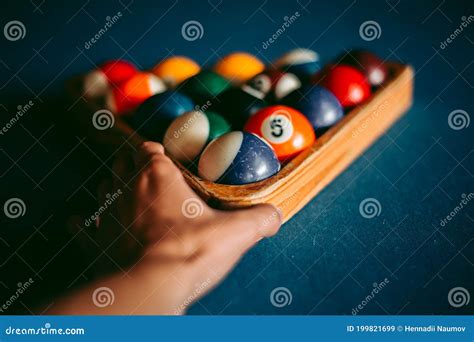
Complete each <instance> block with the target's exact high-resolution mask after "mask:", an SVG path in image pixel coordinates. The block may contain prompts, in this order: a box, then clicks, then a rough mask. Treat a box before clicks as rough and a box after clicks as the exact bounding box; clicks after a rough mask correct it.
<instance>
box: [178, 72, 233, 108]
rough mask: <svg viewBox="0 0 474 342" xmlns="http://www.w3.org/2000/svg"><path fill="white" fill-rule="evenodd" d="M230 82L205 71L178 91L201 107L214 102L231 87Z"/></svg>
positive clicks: (193, 77)
mask: <svg viewBox="0 0 474 342" xmlns="http://www.w3.org/2000/svg"><path fill="white" fill-rule="evenodd" d="M230 85H231V84H230V81H229V80H227V79H225V78H224V77H222V76H221V75H219V74H217V73H215V72H213V71H210V70H203V71H201V72H200V73H199V74H197V75H194V76H192V77H190V78H188V79H187V80H186V81H184V82H183V83H182V84H181V85H180V86H179V87H178V89H179V90H180V91H181V92H183V93H184V94H186V95H188V96H189V97H190V98H191V99H193V101H194V102H195V103H197V104H198V105H199V106H203V105H205V104H206V102H207V101H211V102H212V101H213V100H214V98H215V97H216V96H218V95H219V94H220V93H222V92H223V91H225V90H226V89H228V88H229V87H230Z"/></svg>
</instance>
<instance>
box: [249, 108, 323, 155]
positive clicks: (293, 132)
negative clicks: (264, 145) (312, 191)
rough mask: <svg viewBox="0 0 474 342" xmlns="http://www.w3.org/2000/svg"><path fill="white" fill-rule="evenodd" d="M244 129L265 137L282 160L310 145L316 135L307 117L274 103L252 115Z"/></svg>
mask: <svg viewBox="0 0 474 342" xmlns="http://www.w3.org/2000/svg"><path fill="white" fill-rule="evenodd" d="M244 131H246V132H250V133H255V134H257V135H258V136H260V137H262V138H263V139H265V140H266V141H267V142H268V143H269V144H270V145H271V146H272V147H273V149H274V150H275V153H276V155H277V157H278V159H279V160H280V161H282V162H284V161H287V160H289V159H290V158H292V157H294V156H295V155H296V154H298V153H299V152H301V151H302V150H304V149H305V148H307V147H309V146H311V145H312V144H313V142H314V141H315V139H316V137H315V134H314V130H313V127H312V126H311V123H310V122H309V121H308V119H307V118H306V117H305V116H304V115H303V114H301V113H300V112H299V111H297V110H296V109H293V108H291V107H287V106H282V105H276V106H270V107H266V108H263V109H261V110H259V111H258V112H257V113H255V114H254V115H252V116H251V117H250V119H249V120H248V121H247V123H246V124H245V127H244Z"/></svg>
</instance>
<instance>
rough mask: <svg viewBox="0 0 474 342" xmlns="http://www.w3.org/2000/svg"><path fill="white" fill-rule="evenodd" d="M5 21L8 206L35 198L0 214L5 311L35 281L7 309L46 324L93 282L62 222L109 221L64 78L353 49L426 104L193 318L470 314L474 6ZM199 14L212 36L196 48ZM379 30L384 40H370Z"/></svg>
mask: <svg viewBox="0 0 474 342" xmlns="http://www.w3.org/2000/svg"><path fill="white" fill-rule="evenodd" d="M0 12H1V14H0V18H1V21H0V25H1V27H2V28H3V30H2V33H3V35H1V36H0V70H1V72H0V126H2V127H6V126H5V125H6V124H7V123H8V122H9V121H10V120H11V118H12V117H13V116H15V114H16V113H17V111H19V110H23V111H24V113H23V115H22V116H21V119H20V120H18V121H17V122H16V123H15V124H14V125H11V127H9V128H8V129H7V130H6V131H5V130H3V131H2V134H0V189H1V192H0V204H1V205H2V207H3V205H4V203H6V202H7V201H8V200H10V199H12V198H17V199H21V201H22V202H23V203H24V207H23V212H22V214H23V215H22V216H19V217H17V218H10V217H8V216H7V215H4V212H0V220H1V224H0V305H2V303H6V302H7V301H8V300H9V298H11V296H12V295H13V294H14V293H16V291H17V289H18V288H21V287H22V286H23V285H24V284H25V283H26V282H29V279H30V278H31V279H32V280H33V283H32V284H31V286H29V287H28V289H27V290H25V291H23V293H22V294H21V296H20V297H19V298H18V299H15V300H14V301H13V302H11V304H10V305H8V307H7V309H5V310H4V311H3V312H2V313H4V314H5V313H6V314H14V313H30V314H40V313H41V311H38V310H37V309H35V303H37V302H38V301H40V300H41V301H44V302H45V303H46V304H47V303H48V299H47V298H48V297H49V296H52V295H54V294H57V293H60V292H61V291H65V290H69V289H72V288H74V287H75V286H78V285H80V284H81V283H82V282H85V281H87V280H88V279H90V274H89V271H90V265H89V264H87V263H85V262H84V258H81V255H80V253H79V249H78V248H77V246H76V244H75V240H74V238H73V237H72V236H71V235H70V234H69V232H68V231H67V229H66V224H65V222H66V220H67V218H68V217H69V216H70V215H72V214H75V213H81V212H89V213H90V212H93V211H94V208H95V206H96V199H95V189H94V187H95V184H96V182H97V180H98V179H99V178H100V177H102V176H103V175H104V174H105V171H104V167H103V163H104V161H105V159H104V158H102V156H100V155H98V154H95V153H93V151H94V150H93V147H91V146H89V145H88V141H87V139H86V140H81V138H82V137H81V136H80V135H77V134H76V133H75V132H74V127H70V126H71V125H69V126H68V122H69V121H68V113H69V112H70V110H71V107H70V103H68V102H67V101H66V100H65V96H64V91H65V90H64V84H65V81H66V80H68V79H70V78H71V77H73V76H75V75H77V74H80V73H84V72H86V71H88V70H90V69H92V68H94V67H95V66H96V64H98V63H100V62H101V61H104V60H106V59H111V58H123V59H128V60H130V61H132V62H133V63H135V64H136V65H138V66H139V67H141V68H144V69H145V68H150V67H152V66H154V65H155V64H156V63H157V62H158V61H160V60H161V59H162V58H164V57H166V56H169V55H180V54H182V55H187V56H189V57H191V58H193V59H195V60H196V61H198V62H199V63H201V64H204V63H205V64H206V65H212V64H213V63H214V62H215V61H216V60H218V59H219V58H221V57H222V56H224V55H225V54H227V53H229V52H231V51H235V50H244V51H248V52H250V53H253V54H255V55H257V56H258V57H259V58H261V59H262V60H263V61H265V62H270V61H272V60H274V59H275V58H277V57H278V56H280V55H281V54H283V53H284V52H286V51H288V50H290V49H293V48H295V47H304V48H310V49H314V50H315V51H317V52H318V53H319V55H320V57H321V59H322V64H323V65H324V64H325V63H327V62H329V61H330V60H331V59H332V58H334V57H336V56H337V55H339V54H340V53H343V52H345V51H346V50H348V49H350V48H353V47H362V48H366V49H369V50H371V51H373V52H375V53H377V54H378V55H379V56H380V57H382V58H384V59H387V60H392V61H398V62H403V63H408V64H411V65H412V66H414V68H415V72H416V75H415V100H414V104H413V107H412V108H411V110H410V111H409V112H408V113H407V114H406V115H405V116H404V117H403V118H402V119H401V120H399V121H398V122H397V123H396V124H395V125H394V126H393V127H392V128H391V129H390V130H389V131H388V132H387V133H386V134H385V135H384V136H382V137H381V138H380V139H379V140H378V141H377V142H376V143H375V144H374V145H373V146H372V147H371V148H370V149H369V150H368V151H367V152H366V153H365V154H364V155H363V156H361V157H360V158H359V159H358V160H357V161H356V162H354V163H353V164H352V165H351V166H350V168H349V169H348V170H347V171H346V172H344V173H343V174H341V175H340V176H339V177H338V178H337V179H336V180H335V181H333V182H332V183H331V184H330V185H329V186H328V187H327V188H326V189H324V191H323V192H321V193H320V194H319V195H318V196H317V197H316V198H315V199H314V200H312V201H311V202H310V203H309V204H308V205H307V206H306V207H305V208H304V209H303V210H301V212H299V213H298V214H297V215H296V216H295V217H294V218H293V219H292V220H291V221H289V222H288V223H287V224H285V225H284V226H283V228H282V230H281V232H280V234H278V236H276V237H274V238H271V239H268V240H265V241H262V242H261V243H260V244H259V245H258V246H257V247H256V248H255V249H254V250H252V251H250V252H249V253H248V255H246V256H245V257H244V258H243V260H242V261H241V263H240V264H239V265H238V266H237V268H236V269H235V270H234V271H233V272H232V273H231V274H230V276H229V277H228V278H227V279H226V280H225V281H224V282H223V283H222V284H221V285H220V286H219V287H218V288H217V289H216V290H214V291H213V292H212V293H211V294H209V295H208V296H206V297H205V298H203V299H201V300H200V301H199V302H197V303H196V304H195V305H194V306H193V307H192V308H190V310H189V313H190V314H204V315H211V314H212V315H219V314H248V315H253V314H299V315H306V314H311V315H322V314H348V315H350V314H364V315H366V314H467V313H472V307H473V304H472V301H471V302H469V301H468V300H467V298H469V297H470V295H472V294H473V293H474V288H473V287H472V284H473V282H472V279H474V268H473V262H474V234H473V228H474V204H473V203H469V200H466V199H468V198H470V196H469V194H472V192H474V183H473V174H474V154H473V153H472V152H473V129H474V128H473V126H474V123H471V122H470V119H471V116H472V113H473V101H472V90H473V84H474V81H473V72H474V68H473V66H472V64H473V53H472V52H473V44H474V30H473V27H474V23H472V22H473V21H474V18H473V17H472V14H473V3H472V1H450V2H447V1H446V2H445V1H404V0H398V1H396V0H386V1H377V2H374V1H368V0H367V1H363V0H352V1H350V0H349V1H342V0H334V1H315V0H298V1H296V2H292V1H291V2H290V1H268V0H256V1H247V0H241V1H226V0H208V1H199V2H198V1H184V0H175V1H159V2H150V1H144V0H143V1H139V0H120V1H115V0H111V1H83V2H80V1H69V2H63V1H44V0H41V1H39V0H31V1H29V0H15V1H13V0H7V1H2V9H1V11H0ZM118 12H120V13H121V14H122V15H121V16H120V20H118V21H117V22H115V23H114V24H113V26H112V27H110V29H109V30H108V31H107V32H106V33H105V34H104V35H102V36H101V37H100V39H98V40H97V41H96V43H94V44H93V45H92V46H89V48H87V47H86V45H87V42H89V41H90V40H91V38H92V37H94V35H96V33H97V32H98V31H99V30H100V29H101V28H103V26H104V25H105V24H106V23H107V21H108V19H107V18H108V17H109V18H110V17H113V16H114V15H116V14H117V13H118ZM296 12H298V13H299V16H298V18H297V19H296V20H295V21H294V22H293V23H292V24H291V25H290V26H289V27H287V28H286V30H285V32H284V33H283V34H281V35H279V36H278V38H277V39H276V40H275V41H274V42H273V43H271V44H266V43H265V42H267V41H268V40H269V38H270V37H272V36H273V35H274V34H275V32H276V31H277V30H278V29H279V28H281V26H282V25H283V24H284V23H285V21H286V20H287V19H285V18H288V17H291V16H292V15H294V14H295V13H296ZM190 20H195V21H198V22H199V23H200V24H201V25H202V28H203V31H202V37H201V38H200V39H196V40H194V41H189V40H186V39H183V36H182V33H181V28H182V26H183V25H184V24H185V23H186V22H188V21H190ZM368 21H374V22H376V24H377V25H378V34H377V36H376V37H375V38H374V37H371V38H369V39H368V38H367V37H365V36H364V35H363V34H361V33H360V28H361V26H362V25H363V24H364V23H366V22H368ZM12 22H15V23H14V24H15V25H16V26H17V27H19V29H20V31H19V32H20V34H19V35H17V36H12V35H11V33H8V30H7V27H8V25H10V26H11V25H12ZM18 22H19V23H20V24H21V25H20V24H18ZM461 27H462V29H461ZM448 40H449V41H448ZM31 103H32V104H31ZM27 105H29V106H27ZM25 109H26V110H25ZM451 113H454V114H451ZM450 114H451V116H450ZM453 117H456V121H453ZM91 149H92V152H91ZM367 198H375V199H377V201H378V202H379V203H380V206H381V211H380V214H379V215H378V216H377V217H375V218H373V219H367V218H364V217H363V216H361V214H360V212H359V205H360V203H361V202H362V201H363V200H364V199H367ZM463 200H465V202H467V204H463V205H462V208H461V209H459V206H460V203H462V201H463ZM456 208H458V209H456ZM453 212H455V214H454V215H451V213H453ZM448 215H451V216H452V217H451V218H450V220H449V221H446V222H444V223H443V221H442V220H443V219H445V218H446V217H447V216H448ZM382 283H383V286H381V284H382ZM379 287H380V288H381V289H380V291H377V293H376V294H375V295H373V293H374V291H373V289H374V288H379ZM278 293H280V294H281V295H282V296H283V297H282V298H283V302H281V303H278V302H275V298H277V297H275V296H276V295H278ZM456 293H458V294H459V293H461V294H462V298H464V299H463V300H462V301H461V302H459V301H457V302H456V301H455V300H454V299H455V297H454V295H455V294H456ZM369 294H372V295H371V298H370V300H367V296H368V295H369ZM360 306H361V307H362V309H357V310H356V308H359V307H360Z"/></svg>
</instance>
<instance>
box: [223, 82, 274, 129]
mask: <svg viewBox="0 0 474 342" xmlns="http://www.w3.org/2000/svg"><path fill="white" fill-rule="evenodd" d="M215 103H216V107H217V111H218V112H219V113H221V114H222V115H223V116H224V117H225V118H226V119H227V121H228V122H229V123H230V124H231V126H232V128H233V129H234V130H239V129H242V127H244V124H245V123H246V122H247V120H248V118H249V117H251V116H252V115H253V114H255V113H256V112H258V111H259V110H260V109H262V108H264V107H266V106H268V104H267V102H266V101H265V100H263V95H262V96H260V94H259V93H255V94H254V93H250V92H247V91H245V90H243V89H242V88H231V89H229V90H226V91H225V92H223V93H222V94H221V95H219V97H218V98H217V101H215Z"/></svg>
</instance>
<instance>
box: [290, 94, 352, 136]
mask: <svg viewBox="0 0 474 342" xmlns="http://www.w3.org/2000/svg"><path fill="white" fill-rule="evenodd" d="M282 102H283V103H284V104H286V105H288V106H290V107H293V108H296V109H297V110H299V111H300V112H301V113H303V114H304V115H305V116H306V117H307V118H308V120H309V121H310V122H311V125H313V128H314V130H315V131H316V133H318V132H321V131H323V130H325V129H326V128H329V127H330V126H332V125H334V124H335V123H336V122H338V121H339V120H341V119H342V117H343V116H344V110H343V109H342V106H341V104H340V103H339V100H338V99H337V98H336V96H334V95H333V94H332V93H331V92H330V91H329V90H327V89H325V88H323V87H319V86H314V85H307V86H305V87H303V88H301V89H298V90H295V91H294V92H292V93H291V94H290V95H288V96H287V97H285V98H284V99H283V101H282Z"/></svg>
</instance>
